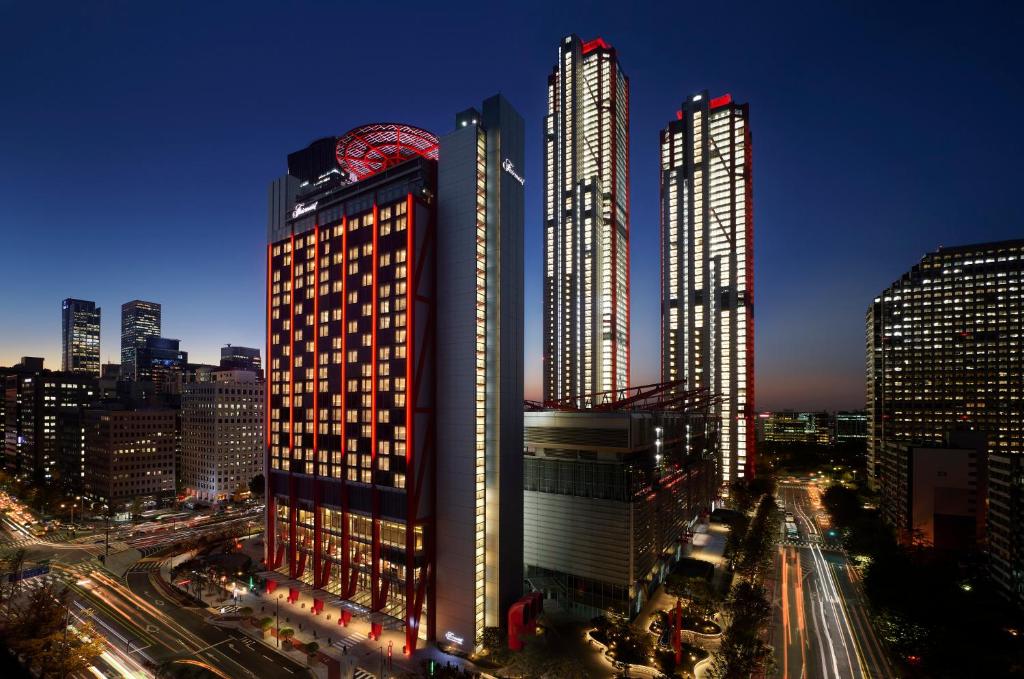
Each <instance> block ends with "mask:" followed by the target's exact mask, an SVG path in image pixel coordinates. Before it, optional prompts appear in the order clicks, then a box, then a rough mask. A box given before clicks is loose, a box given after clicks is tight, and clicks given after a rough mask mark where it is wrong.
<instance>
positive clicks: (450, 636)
mask: <svg viewBox="0 0 1024 679" xmlns="http://www.w3.org/2000/svg"><path fill="white" fill-rule="evenodd" d="M444 638H445V639H447V640H448V641H450V642H452V643H453V644H455V645H457V646H461V645H462V644H463V642H465V641H466V640H465V639H463V638H462V637H460V636H459V635H457V634H456V633H455V632H452V631H450V630H449V631H447V632H445V633H444Z"/></svg>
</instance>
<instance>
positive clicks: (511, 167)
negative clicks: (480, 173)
mask: <svg viewBox="0 0 1024 679" xmlns="http://www.w3.org/2000/svg"><path fill="white" fill-rule="evenodd" d="M501 169H503V170H504V171H505V172H508V173H509V174H510V175H512V178H513V179H515V180H516V181H517V182H519V183H520V184H521V185H522V186H526V179H524V178H523V175H521V174H519V173H518V172H516V164H515V163H513V162H512V161H511V160H509V159H508V158H506V159H505V162H503V163H502V164H501Z"/></svg>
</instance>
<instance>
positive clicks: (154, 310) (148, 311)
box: [121, 299, 160, 382]
mask: <svg viewBox="0 0 1024 679" xmlns="http://www.w3.org/2000/svg"><path fill="white" fill-rule="evenodd" d="M159 336H160V305H159V304H157V303H156V302H143V301H142V300H138V299H136V300H133V301H131V302H125V303H124V304H122V305H121V379H122V380H129V381H132V382H134V381H136V380H138V379H139V375H138V365H137V358H136V357H137V355H138V352H139V351H141V350H142V349H143V348H144V347H145V346H146V338H147V337H159Z"/></svg>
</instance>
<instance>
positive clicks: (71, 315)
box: [60, 298, 100, 377]
mask: <svg viewBox="0 0 1024 679" xmlns="http://www.w3.org/2000/svg"><path fill="white" fill-rule="evenodd" d="M60 363H61V370H65V371H69V372H82V373H89V374H90V375H94V376H96V377H99V375H100V308H99V307H98V306H96V302H89V301H86V300H84V299H70V298H69V299H66V300H64V302H63V304H62V305H61V361H60Z"/></svg>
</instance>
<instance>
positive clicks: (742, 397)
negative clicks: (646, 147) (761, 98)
mask: <svg viewBox="0 0 1024 679" xmlns="http://www.w3.org/2000/svg"><path fill="white" fill-rule="evenodd" d="M749 117H750V115H749V109H748V107H747V104H737V103H735V102H734V101H733V100H732V97H731V96H730V95H728V94H726V95H724V96H721V97H716V98H714V99H711V98H709V97H708V93H707V92H706V91H704V92H701V93H699V94H695V95H693V96H691V97H688V98H687V99H686V101H684V102H683V105H682V108H681V110H679V111H678V112H677V113H676V118H677V119H676V120H675V121H673V122H671V123H669V125H668V127H667V128H665V129H664V130H662V132H661V373H662V379H663V380H665V381H670V380H685V381H686V387H687V388H688V389H697V388H706V389H708V390H709V391H710V392H711V393H713V394H717V395H718V396H719V397H720V404H719V406H718V410H719V415H720V417H721V431H720V433H721V442H720V453H719V456H720V466H719V472H720V474H721V478H722V483H723V485H724V486H728V484H729V483H730V482H732V481H734V480H736V479H738V478H742V477H743V476H746V475H750V474H753V472H754V444H755V435H754V434H755V431H754V428H755V425H754V419H755V413H754V217H753V205H752V199H753V182H752V179H753V177H752V173H753V167H752V162H751V134H750V126H749Z"/></svg>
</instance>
